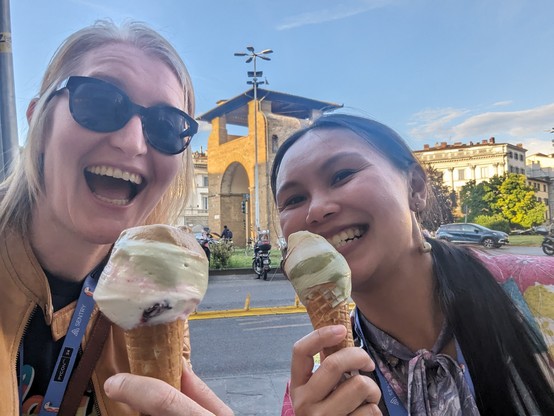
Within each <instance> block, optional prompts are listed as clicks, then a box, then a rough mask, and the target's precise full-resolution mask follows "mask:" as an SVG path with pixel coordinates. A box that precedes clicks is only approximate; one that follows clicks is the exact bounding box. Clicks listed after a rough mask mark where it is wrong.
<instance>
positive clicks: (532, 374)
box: [271, 113, 554, 415]
mask: <svg viewBox="0 0 554 416" xmlns="http://www.w3.org/2000/svg"><path fill="white" fill-rule="evenodd" d="M328 128H343V129H347V130H351V131H353V132H354V133H356V134H357V135H358V136H360V137H361V138H362V139H364V140H365V141H366V142H367V143H368V144H369V146H371V147H372V148H373V149H375V150H377V151H378V152H379V153H381V154H382V155H383V156H384V157H385V158H387V159H388V160H389V161H390V162H391V163H392V164H393V165H394V166H395V167H396V168H398V169H399V170H400V171H402V172H408V170H409V169H411V168H413V166H414V164H417V165H419V166H420V164H419V162H418V161H417V159H416V158H415V157H414V155H413V153H412V152H411V150H410V149H409V147H408V146H407V145H406V143H405V142H404V140H403V139H402V138H401V137H400V136H399V135H398V134H397V133H396V132H395V131H394V130H392V129H390V128H389V127H387V126H385V125H383V124H381V123H378V122H376V121H373V120H370V119H366V118H363V117H358V116H353V115H349V114H340V113H332V114H326V115H323V116H321V117H320V118H318V119H317V120H315V121H314V122H313V123H312V124H310V125H309V126H307V127H306V128H304V129H302V130H299V131H297V132H295V133H294V134H292V135H291V136H290V137H289V138H288V139H287V140H285V141H284V142H283V144H282V145H281V147H280V148H279V149H278V151H277V153H276V155H275V159H274V162H273V166H272V170H271V190H272V192H273V197H274V198H275V195H276V191H277V189H276V183H277V176H278V174H279V168H280V166H281V161H282V159H283V157H284V155H285V154H286V152H287V151H288V150H289V149H290V147H291V146H292V145H293V144H294V143H295V142H296V141H297V140H298V139H300V138H301V137H302V136H304V135H305V134H306V133H307V132H308V131H311V130H314V129H328ZM337 140H340V139H339V138H337ZM422 171H423V169H422ZM429 242H430V243H431V246H432V252H431V253H432V256H433V264H434V266H433V268H434V276H435V291H436V296H437V298H438V299H439V302H440V305H441V309H442V311H443V313H444V314H445V317H446V318H445V319H446V320H447V323H448V325H449V326H450V328H451V329H452V331H453V333H454V336H455V337H456V339H457V340H458V343H459V344H460V348H461V349H462V351H463V354H464V358H465V359H466V362H467V365H468V367H469V371H470V374H471V376H472V380H473V383H474V386H475V392H476V402H477V406H478V407H479V411H480V412H481V414H483V415H512V414H522V413H523V414H536V413H534V412H535V410H533V409H529V408H527V407H526V405H525V404H524V400H525V401H526V403H529V402H531V403H533V402H534V403H535V405H536V408H537V409H536V410H537V411H540V413H541V414H544V415H554V392H553V390H552V385H551V384H550V381H549V380H552V377H554V375H553V371H552V368H551V367H550V365H549V358H548V352H547V347H546V344H545V342H544V340H543V339H542V337H541V336H540V335H539V334H538V333H537V332H536V331H534V329H533V327H532V326H531V324H530V323H529V322H528V321H527V320H526V319H525V318H524V317H523V315H522V313H521V312H520V311H519V310H518V308H517V307H516V306H515V304H514V303H513V301H512V300H511V299H510V297H509V296H508V295H507V294H506V292H505V291H504V290H503V289H502V287H501V286H500V285H499V284H498V282H497V281H496V280H495V279H494V277H493V275H492V274H491V273H490V271H489V270H488V269H487V268H486V267H485V265H484V264H483V263H482V262H481V261H480V260H479V259H478V257H476V255H475V254H474V253H473V252H472V251H471V250H470V249H466V248H461V247H457V246H454V245H451V244H449V243H445V242H442V241H438V240H434V239H429ZM518 378H519V380H518ZM516 384H517V385H518V386H520V387H521V386H523V388H524V389H525V388H526V389H527V392H526V393H525V392H523V393H524V394H528V397H526V398H523V397H521V396H520V394H521V393H522V392H521V388H519V389H517V393H516V390H515V389H516V387H515V386H516Z"/></svg>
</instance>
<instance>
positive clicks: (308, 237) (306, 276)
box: [283, 231, 352, 307]
mask: <svg viewBox="0 0 554 416" xmlns="http://www.w3.org/2000/svg"><path fill="white" fill-rule="evenodd" d="M283 268H284V271H285V274H286V275H287V277H288V279H289V280H290V282H291V283H292V286H293V287H294V290H295V291H296V293H297V294H298V296H299V298H300V301H301V302H302V304H304V305H306V301H307V299H306V296H307V295H308V293H309V292H310V290H309V289H310V288H313V287H314V286H318V285H321V284H325V283H333V284H334V285H335V287H334V289H333V293H334V295H335V297H336V300H335V301H334V302H335V304H334V305H332V306H333V307H334V306H336V305H337V304H339V303H341V302H345V301H347V300H348V298H349V297H350V292H351V290H352V284H351V280H350V267H349V266H348V263H347V262H346V260H345V258H344V257H343V256H342V255H341V254H340V253H339V252H338V251H337V250H336V249H335V248H334V247H333V246H332V245H331V244H330V243H329V242H328V241H327V240H326V239H325V238H323V237H322V236H320V235H318V234H313V233H310V232H309V231H298V232H296V233H293V234H291V235H290V236H289V239H288V243H287V254H286V258H285V262H284V265H283Z"/></svg>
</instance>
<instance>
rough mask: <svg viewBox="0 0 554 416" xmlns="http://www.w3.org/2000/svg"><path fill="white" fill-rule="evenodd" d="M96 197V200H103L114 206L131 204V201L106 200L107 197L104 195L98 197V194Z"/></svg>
mask: <svg viewBox="0 0 554 416" xmlns="http://www.w3.org/2000/svg"><path fill="white" fill-rule="evenodd" d="M94 195H96V198H98V199H101V200H102V201H105V202H109V203H110V204H113V205H121V206H123V205H127V204H128V203H129V202H130V199H111V198H106V197H105V196H102V195H98V194H96V193H95V194H94Z"/></svg>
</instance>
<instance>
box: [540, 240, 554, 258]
mask: <svg viewBox="0 0 554 416" xmlns="http://www.w3.org/2000/svg"><path fill="white" fill-rule="evenodd" d="M541 248H542V251H544V254H546V255H547V256H554V237H549V236H545V237H544V240H542V244H541Z"/></svg>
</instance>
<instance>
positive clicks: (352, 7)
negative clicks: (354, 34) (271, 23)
mask: <svg viewBox="0 0 554 416" xmlns="http://www.w3.org/2000/svg"><path fill="white" fill-rule="evenodd" d="M396 1H397V0H358V1H351V2H348V3H346V4H344V3H338V4H337V5H336V6H335V7H333V8H327V9H322V10H314V11H312V12H308V13H302V14H298V15H295V16H290V17H287V18H285V19H284V20H283V23H281V24H279V25H277V28H276V29H277V30H288V29H293V28H296V27H301V26H306V25H317V24H320V23H325V22H330V21H333V20H340V19H344V18H347V17H350V16H355V15H357V14H360V13H365V12H367V11H370V10H374V9H379V8H382V7H386V6H388V5H389V4H391V3H394V2H396Z"/></svg>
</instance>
